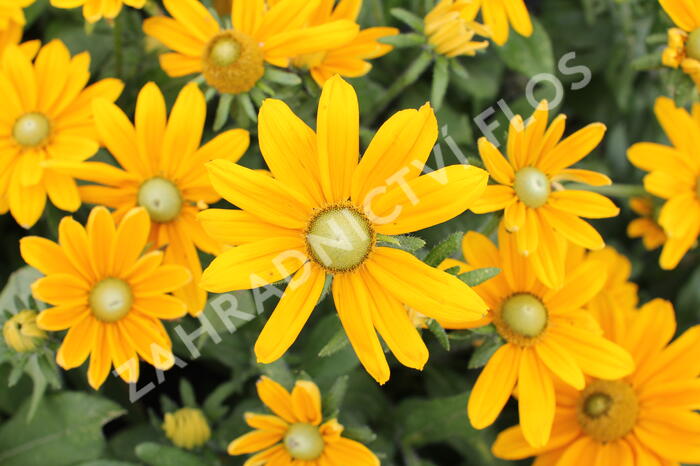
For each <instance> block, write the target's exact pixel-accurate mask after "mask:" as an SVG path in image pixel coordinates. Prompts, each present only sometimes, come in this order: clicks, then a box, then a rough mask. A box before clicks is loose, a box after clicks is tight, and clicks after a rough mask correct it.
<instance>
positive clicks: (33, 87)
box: [0, 40, 123, 228]
mask: <svg viewBox="0 0 700 466" xmlns="http://www.w3.org/2000/svg"><path fill="white" fill-rule="evenodd" d="M89 67H90V55H88V54H87V53H86V52H84V53H80V54H78V55H76V56H75V57H73V58H71V56H70V53H69V51H68V49H67V48H66V46H65V45H64V44H63V42H61V41H59V40H54V41H51V42H50V43H49V44H47V45H45V46H44V47H42V49H41V50H40V51H39V53H38V55H37V57H36V60H35V61H34V63H32V61H31V58H29V57H28V56H27V53H26V51H23V50H21V49H20V48H19V47H17V46H9V47H8V48H7V49H6V50H5V52H4V54H3V56H2V67H1V69H0V95H2V102H3V112H2V113H3V114H2V118H0V145H1V148H0V213H5V212H7V210H8V208H9V210H10V212H11V213H12V216H13V217H14V218H15V220H17V222H18V223H19V224H20V225H21V226H23V227H24V228H29V227H31V226H32V225H34V224H35V223H36V221H37V220H38V219H39V217H40V216H41V213H42V212H43V211H44V206H45V205H46V195H47V193H48V196H49V198H50V199H51V202H53V204H54V205H55V206H56V207H58V208H59V209H63V210H67V211H69V212H73V211H75V210H77V209H78V207H80V196H79V195H78V188H77V186H76V184H75V181H74V180H73V177H72V176H70V175H66V174H63V173H58V172H56V171H53V170H51V169H46V168H44V167H43V166H42V162H43V161H45V160H85V159H87V158H89V157H90V156H92V155H93V154H94V153H95V152H97V150H98V149H99V143H98V136H97V134H96V131H95V125H94V121H93V117H92V107H91V106H90V104H91V102H92V99H94V98H97V97H102V98H104V99H107V100H109V101H110V102H114V101H115V100H116V99H117V97H119V94H120V93H121V91H122V88H123V84H122V83H121V81H119V80H117V79H103V80H101V81H99V82H97V83H95V84H93V85H91V86H89V87H87V88H85V84H87V82H88V80H89V79H90V71H89Z"/></svg>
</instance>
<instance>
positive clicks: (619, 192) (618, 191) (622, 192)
mask: <svg viewBox="0 0 700 466" xmlns="http://www.w3.org/2000/svg"><path fill="white" fill-rule="evenodd" d="M566 189H585V190H587V191H593V192H596V193H600V194H604V195H606V196H613V197H623V198H629V197H635V196H648V193H647V192H646V191H645V190H644V186H640V185H636V184H612V185H610V186H590V185H586V184H578V183H576V184H573V183H572V184H569V185H567V186H566Z"/></svg>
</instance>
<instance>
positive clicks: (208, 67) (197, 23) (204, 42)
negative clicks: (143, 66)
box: [143, 0, 359, 94]
mask: <svg viewBox="0 0 700 466" xmlns="http://www.w3.org/2000/svg"><path fill="white" fill-rule="evenodd" d="M320 1H321V0H311V1H309V0H282V1H279V2H276V3H275V4H274V6H270V7H268V3H269V2H266V1H265V0H245V1H235V2H233V8H232V12H231V20H232V24H233V29H223V28H222V27H221V26H220V25H219V23H218V22H217V21H216V19H214V17H213V16H212V15H211V14H210V13H209V11H207V9H206V8H205V7H204V5H202V4H201V3H200V2H198V1H196V0H164V2H163V3H164V5H165V8H166V9H167V10H168V12H169V13H170V14H171V15H172V16H173V18H149V19H147V20H146V21H144V23H143V30H144V32H145V33H146V34H148V35H149V36H152V37H154V38H156V39H158V40H159V41H161V42H162V43H163V44H165V45H166V46H167V47H169V48H170V49H172V50H174V52H170V53H166V54H163V55H161V57H160V64H161V67H162V68H163V70H164V71H165V72H166V73H167V74H168V75H169V76H186V75H188V74H194V73H201V74H202V75H203V76H204V79H205V80H206V82H207V83H208V84H209V85H210V86H212V87H214V88H216V89H217V90H218V91H219V92H222V93H229V94H239V93H242V92H247V91H249V90H250V89H251V88H252V87H253V86H254V85H255V84H256V83H257V82H258V81H259V80H260V79H261V78H262V77H263V74H264V73H265V67H264V64H265V62H267V63H270V64H272V65H275V66H280V67H287V66H288V65H289V60H290V58H292V57H295V56H298V55H304V54H309V53H316V52H323V51H326V50H331V49H334V48H336V47H338V46H341V45H344V44H346V43H348V42H349V41H350V40H352V39H353V38H354V37H355V36H357V33H358V30H359V26H358V25H357V24H355V23H354V22H352V21H348V20H340V21H332V22H329V23H326V24H323V25H320V26H314V27H305V25H306V23H307V22H308V21H309V19H310V18H311V15H312V14H313V13H314V12H315V11H316V10H317V9H318V7H319V4H320Z"/></svg>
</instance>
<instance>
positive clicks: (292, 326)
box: [200, 76, 487, 383]
mask: <svg viewBox="0 0 700 466" xmlns="http://www.w3.org/2000/svg"><path fill="white" fill-rule="evenodd" d="M359 131H360V125H359V108H358V101H357V95H356V94H355V90H354V89H353V88H352V86H350V85H349V84H348V83H346V82H345V81H343V79H342V78H340V77H339V76H334V77H333V78H331V79H329V80H328V81H327V82H326V84H325V86H324V87H323V91H322V93H321V99H320V102H319V106H318V118H317V125H316V132H314V131H313V130H312V129H311V128H309V127H308V126H307V125H306V124H305V123H304V122H303V121H302V120H300V119H299V118H298V117H297V116H296V115H294V113H292V111H291V110H290V109H289V107H288V106H287V105H286V104H285V103H284V102H282V101H280V100H274V99H268V100H266V101H265V102H264V103H263V105H262V107H261V109H260V115H259V117H258V135H259V143H260V150H261V152H262V155H263V157H264V159H265V161H266V163H267V166H268V167H269V168H270V171H271V172H272V175H273V176H272V177H271V176H268V175H266V174H262V173H260V172H258V171H255V170H250V169H248V168H245V167H242V166H240V165H236V164H235V163H232V162H230V161H226V160H215V161H213V162H210V163H209V164H207V166H208V169H209V175H210V178H211V181H212V184H213V186H214V189H216V190H217V191H218V192H219V193H220V194H221V195H222V196H223V197H224V199H226V200H227V201H229V202H231V203H232V204H234V205H236V206H238V207H239V208H240V209H241V210H226V209H210V210H206V211H204V212H202V213H201V214H200V218H201V220H202V222H203V224H204V227H205V229H207V230H208V231H209V233H210V234H211V235H212V236H214V237H215V238H217V239H219V240H220V241H222V242H224V243H226V244H233V245H238V246H236V247H234V248H232V249H229V250H227V251H225V252H224V253H223V254H221V255H220V256H219V257H217V258H216V259H214V261H213V262H212V263H211V264H210V265H209V267H208V268H207V269H206V270H205V271H204V274H203V276H202V281H201V285H202V286H203V287H204V288H205V289H207V290H209V291H212V292H215V293H222V292H226V291H231V290H243V289H251V288H257V287H261V286H266V285H269V284H272V283H275V282H277V281H279V280H282V279H284V278H286V277H289V276H292V275H293V278H292V279H291V281H290V282H289V285H288V286H287V289H286V291H285V293H284V296H282V298H281V299H280V301H279V303H278V304H277V307H276V309H275V310H274V311H273V313H272V315H271V316H270V318H269V319H268V321H267V323H266V324H265V327H264V328H263V330H262V332H261V334H260V336H259V337H258V340H257V342H256V344H255V354H256V355H257V358H258V361H260V362H262V363H271V362H273V361H275V360H276V359H278V358H279V357H280V356H282V355H283V354H284V353H285V352H286V351H287V349H288V348H289V347H290V346H291V345H292V343H293V342H294V341H295V339H296V338H297V336H298V334H299V332H300V331H301V329H302V327H303V326H304V324H305V323H306V321H307V319H308V318H309V315H310V314H311V311H312V310H313V309H314V308H315V307H316V303H317V301H318V300H319V297H320V296H321V292H322V290H323V287H324V283H325V282H326V278H327V277H332V279H333V284H332V295H333V300H334V301H335V306H336V309H337V311H338V316H339V317H340V321H341V322H342V325H343V327H344V328H345V332H346V333H347V336H348V338H349V340H350V343H351V344H352V346H353V348H354V349H355V352H356V353H357V355H358V357H359V359H360V361H361V362H362V364H363V365H364V367H365V368H366V369H367V371H368V372H369V373H370V374H371V375H372V376H373V377H374V378H375V379H376V380H377V381H379V382H380V383H384V382H386V381H387V380H388V378H389V365H388V364H387V360H386V357H385V355H384V350H383V349H382V345H381V344H380V342H379V338H378V337H377V333H376V332H377V331H378V332H379V333H380V335H381V336H382V338H383V339H384V341H385V342H386V344H387V345H388V346H389V348H390V349H391V351H392V352H393V353H394V355H395V356H396V357H397V359H398V360H399V361H400V362H401V363H402V364H404V365H406V366H409V367H413V368H418V369H420V368H422V367H423V365H424V364H425V362H426V361H427V358H428V350H427V348H426V346H425V344H424V343H423V341H422V339H421V338H420V335H419V334H418V332H417V330H416V329H415V327H413V325H412V324H411V322H410V320H409V318H408V315H407V313H406V308H405V307H404V306H405V305H406V306H410V307H412V308H414V309H416V310H417V311H419V312H422V313H423V314H425V315H427V316H429V317H431V318H436V319H445V320H451V321H460V320H461V321H469V320H476V319H479V318H481V317H482V316H483V314H484V312H485V311H486V306H485V304H484V302H483V301H482V300H481V298H479V297H478V295H477V294H476V293H474V291H472V290H471V288H469V287H468V286H467V285H466V284H464V282H462V281H461V280H459V279H458V278H457V277H455V276H452V275H450V274H447V273H445V272H442V271H440V270H437V269H434V268H432V267H429V266H427V265H426V264H424V263H423V262H421V261H420V260H419V259H418V258H416V257H415V256H413V255H411V254H409V253H408V252H405V251H402V250H399V249H394V248H390V247H384V246H379V245H378V244H377V240H378V238H380V237H379V235H399V234H404V233H409V232H413V231H417V230H421V229H424V228H427V227H430V226H433V225H437V224H439V223H441V222H444V221H447V220H449V219H451V218H453V217H455V216H456V215H458V214H460V213H462V212H464V211H465V210H466V209H468V208H469V207H470V206H471V205H472V204H473V203H474V201H475V200H476V199H477V198H478V197H479V196H480V195H481V194H482V193H483V190H484V188H485V186H486V179H487V174H486V172H485V171H484V170H481V169H479V168H476V167H473V166H467V165H452V166H448V167H444V168H442V169H439V170H436V171H434V172H431V173H429V174H426V175H422V176H421V172H422V170H423V168H424V165H425V162H426V160H427V159H428V156H429V155H430V151H431V149H432V147H433V145H434V144H435V141H436V139H437V121H436V119H435V115H434V113H433V110H432V108H431V107H430V105H429V104H426V105H424V106H423V107H421V108H420V110H403V111H400V112H398V113H396V114H395V115H394V116H392V117H391V118H390V119H389V120H388V121H387V122H386V123H384V125H382V127H381V128H380V129H379V131H378V132H377V134H376V135H375V137H374V139H373V140H372V142H371V143H370V144H369V147H368V148H367V150H366V151H365V153H364V156H363V157H362V159H361V160H359V162H358V159H359V153H360V148H359Z"/></svg>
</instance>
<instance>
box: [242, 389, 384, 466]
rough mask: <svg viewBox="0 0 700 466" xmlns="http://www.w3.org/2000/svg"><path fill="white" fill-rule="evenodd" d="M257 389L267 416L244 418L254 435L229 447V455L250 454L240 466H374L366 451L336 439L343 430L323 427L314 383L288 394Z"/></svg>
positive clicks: (328, 425)
mask: <svg viewBox="0 0 700 466" xmlns="http://www.w3.org/2000/svg"><path fill="white" fill-rule="evenodd" d="M257 388H258V395H259V396H260V400H261V401H262V402H263V403H264V404H265V406H267V407H268V408H269V409H270V411H272V414H254V413H246V414H245V422H246V423H247V424H248V425H249V426H250V427H252V428H254V429H256V430H254V431H253V432H250V433H248V434H245V435H243V436H242V437H238V438H237V439H236V440H234V441H233V442H231V444H230V445H229V446H228V453H229V455H244V454H246V453H255V455H253V456H251V457H250V459H248V461H246V462H245V464H246V465H258V464H260V465H262V464H267V465H273V464H274V465H276V466H293V465H301V464H303V465H305V466H326V465H332V464H333V465H334V464H338V465H341V464H342V465H348V466H349V465H352V466H379V458H377V457H376V456H375V455H374V453H372V451H371V450H369V449H368V448H367V447H365V446H364V445H362V444H361V443H359V442H356V441H354V440H350V439H348V438H345V437H342V433H343V426H342V425H341V424H339V423H338V421H336V420H335V419H329V420H327V421H326V422H323V415H322V414H321V393H320V392H319V390H318V387H317V386H316V384H315V383H313V382H309V381H306V380H303V381H302V380H300V381H297V382H296V384H295V385H294V389H293V390H292V393H289V392H288V391H287V390H286V389H285V388H284V387H283V386H282V385H280V384H278V383H277V382H275V381H274V380H272V379H269V378H267V377H262V378H261V379H260V380H259V381H258V385H257Z"/></svg>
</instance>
